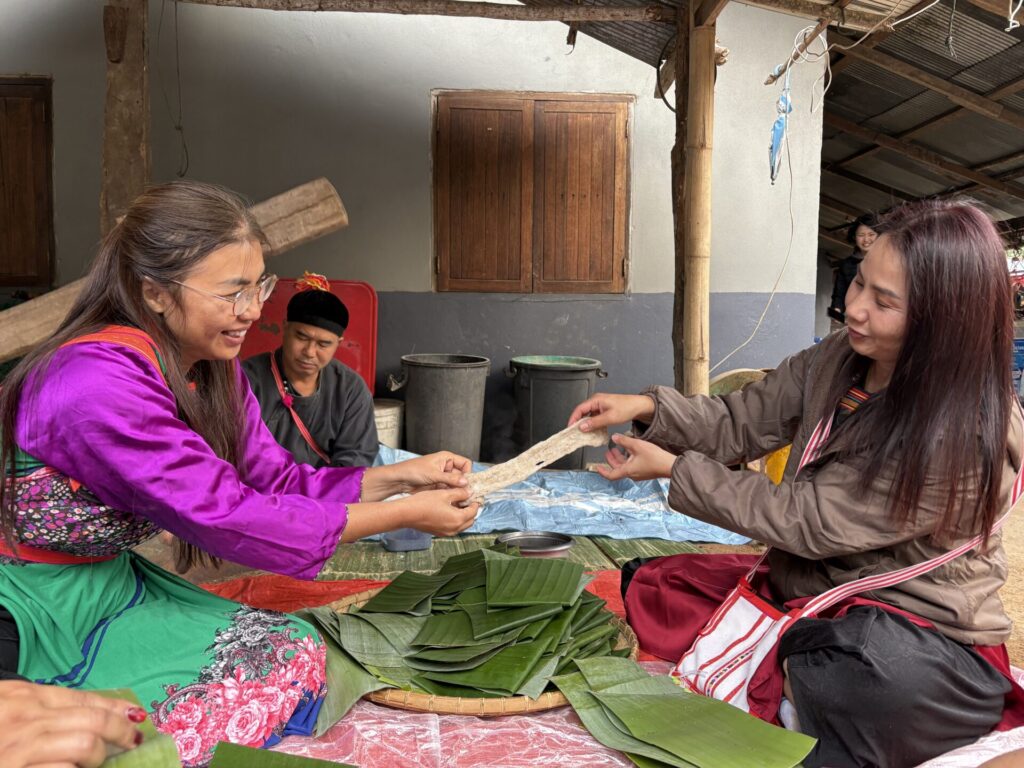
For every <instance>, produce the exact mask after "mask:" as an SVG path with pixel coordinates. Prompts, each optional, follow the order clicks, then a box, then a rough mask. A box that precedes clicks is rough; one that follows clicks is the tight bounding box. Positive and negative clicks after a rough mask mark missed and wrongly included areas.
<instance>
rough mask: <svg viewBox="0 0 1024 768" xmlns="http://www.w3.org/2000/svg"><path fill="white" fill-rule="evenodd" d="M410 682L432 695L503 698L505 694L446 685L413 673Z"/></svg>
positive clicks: (462, 697)
mask: <svg viewBox="0 0 1024 768" xmlns="http://www.w3.org/2000/svg"><path fill="white" fill-rule="evenodd" d="M412 684H413V685H414V686H415V687H417V688H419V689H420V690H421V691H423V692H424V693H429V694H432V695H434V696H455V697H456V698H460V699H503V698H505V694H503V693H497V692H491V691H481V690H480V689H479V688H466V687H464V686H461V685H448V684H447V683H441V682H438V681H437V680H431V679H429V678H426V677H423V676H422V675H415V676H414V677H413V679H412Z"/></svg>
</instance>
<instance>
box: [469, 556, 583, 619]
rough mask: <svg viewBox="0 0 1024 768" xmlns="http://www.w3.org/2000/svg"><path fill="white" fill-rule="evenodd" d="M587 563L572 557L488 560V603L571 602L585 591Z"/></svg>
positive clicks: (555, 603) (492, 605) (560, 603)
mask: <svg viewBox="0 0 1024 768" xmlns="http://www.w3.org/2000/svg"><path fill="white" fill-rule="evenodd" d="M582 576H583V566H582V565H581V564H580V563H574V562H571V561H569V560H561V559H558V558H553V559H550V560H535V559H530V558H521V557H520V558H510V559H494V558H492V559H488V560H487V604H488V605H489V606H491V607H492V608H501V607H506V608H512V607H516V606H530V605H561V606H570V605H572V604H573V602H574V601H575V600H576V598H577V597H579V595H580V592H582V591H583V586H586V585H585V584H584V585H583V586H581V585H580V579H581V577H582Z"/></svg>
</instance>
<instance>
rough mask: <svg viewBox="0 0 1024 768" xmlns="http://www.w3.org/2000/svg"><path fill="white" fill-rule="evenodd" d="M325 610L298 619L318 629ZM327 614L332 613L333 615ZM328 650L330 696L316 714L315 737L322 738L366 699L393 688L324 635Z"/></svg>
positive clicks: (304, 613)
mask: <svg viewBox="0 0 1024 768" xmlns="http://www.w3.org/2000/svg"><path fill="white" fill-rule="evenodd" d="M323 610H325V609H320V608H309V609H305V610H302V611H296V612H295V615H296V616H298V617H299V618H300V619H303V620H304V621H308V622H310V623H311V624H314V625H318V624H319V619H318V618H317V617H318V616H319V615H320V614H321V613H322V611H323ZM326 610H328V612H329V613H333V611H330V610H329V609H326ZM320 634H321V635H322V636H323V640H324V644H325V645H326V646H327V692H326V694H325V696H324V702H323V704H321V705H320V712H319V713H318V714H317V718H316V727H315V728H314V729H313V735H314V736H316V737H320V736H323V735H324V734H325V733H327V731H328V730H329V729H330V728H331V726H333V725H334V724H335V723H337V722H338V721H339V720H341V718H343V717H344V716H345V715H346V714H348V711H349V710H350V709H352V706H353V705H354V704H355V703H356V702H357V701H359V699H361V698H362V697H363V696H365V695H366V694H368V693H371V692H372V691H379V690H380V689H381V688H388V687H390V686H389V685H388V684H387V683H382V682H381V681H380V680H378V679H377V678H376V677H374V676H373V675H371V674H370V673H369V672H367V671H366V669H365V668H364V667H363V666H362V665H361V664H359V663H358V662H357V661H355V659H353V658H352V657H351V656H349V655H348V654H347V653H345V651H343V650H342V648H341V646H340V645H339V644H338V641H337V639H336V638H335V636H334V635H332V634H330V633H328V632H323V631H322V632H321V633H320Z"/></svg>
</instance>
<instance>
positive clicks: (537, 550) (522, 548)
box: [497, 531, 575, 557]
mask: <svg viewBox="0 0 1024 768" xmlns="http://www.w3.org/2000/svg"><path fill="white" fill-rule="evenodd" d="M497 542H498V543H499V544H507V545H508V546H510V547H517V548H518V549H519V552H520V553H521V554H522V555H523V557H558V556H559V555H561V554H562V553H564V552H566V551H567V550H569V549H570V548H571V547H572V545H573V544H574V543H575V540H574V539H573V537H572V536H567V535H566V534H564V533H552V532H550V531H512V532H511V533H503V534H501V535H499V536H498V538H497Z"/></svg>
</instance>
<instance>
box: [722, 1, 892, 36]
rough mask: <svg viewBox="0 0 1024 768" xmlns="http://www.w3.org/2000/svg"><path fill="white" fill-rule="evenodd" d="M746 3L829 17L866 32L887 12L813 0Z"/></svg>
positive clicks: (817, 17) (844, 25) (848, 27)
mask: <svg viewBox="0 0 1024 768" xmlns="http://www.w3.org/2000/svg"><path fill="white" fill-rule="evenodd" d="M742 2H743V3H744V4H745V5H753V6H756V7H758V8H769V9H771V10H773V11H782V12H783V13H789V14H792V15H793V16H802V17H803V18H805V19H828V20H829V22H831V23H833V24H836V25H838V26H841V27H845V28H846V29H853V30H857V31H858V32H866V31H867V30H869V29H872V28H873V27H876V26H878V25H879V24H880V23H882V22H884V21H885V14H881V13H866V12H864V11H849V10H846V9H845V8H840V7H839V6H838V5H822V4H821V3H815V2H813V0H742Z"/></svg>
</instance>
